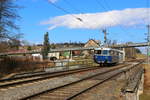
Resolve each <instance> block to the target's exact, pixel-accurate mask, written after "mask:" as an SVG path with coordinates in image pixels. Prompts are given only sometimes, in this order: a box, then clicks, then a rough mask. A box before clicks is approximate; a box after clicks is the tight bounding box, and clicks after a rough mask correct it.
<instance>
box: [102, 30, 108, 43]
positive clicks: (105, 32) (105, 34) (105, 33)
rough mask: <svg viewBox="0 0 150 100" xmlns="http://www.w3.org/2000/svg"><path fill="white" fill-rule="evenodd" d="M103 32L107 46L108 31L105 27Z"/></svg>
mask: <svg viewBox="0 0 150 100" xmlns="http://www.w3.org/2000/svg"><path fill="white" fill-rule="evenodd" d="M102 32H103V33H104V45H105V46H106V45H107V34H108V33H107V31H106V29H103V30H102Z"/></svg>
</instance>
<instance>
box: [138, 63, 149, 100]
mask: <svg viewBox="0 0 150 100" xmlns="http://www.w3.org/2000/svg"><path fill="white" fill-rule="evenodd" d="M143 67H144V68H145V75H144V92H143V94H141V95H140V100H150V65H148V64H143Z"/></svg>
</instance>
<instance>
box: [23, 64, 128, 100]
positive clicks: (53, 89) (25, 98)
mask: <svg viewBox="0 0 150 100" xmlns="http://www.w3.org/2000/svg"><path fill="white" fill-rule="evenodd" d="M125 66H129V64H128V65H122V66H120V67H117V68H113V69H109V70H107V71H104V72H100V73H98V74H95V75H92V76H88V77H86V78H83V79H80V80H77V81H74V82H71V83H68V84H65V85H62V86H58V87H56V88H52V89H48V90H46V91H42V92H39V93H36V94H33V95H31V96H27V97H24V98H22V99H21V100H27V99H31V98H33V97H36V96H39V95H41V94H44V93H47V92H50V91H55V90H56V89H61V88H63V87H66V86H70V85H73V84H76V83H79V82H81V81H84V80H88V79H90V78H93V77H96V76H99V75H102V74H105V73H108V72H111V71H114V70H117V69H120V68H123V67H125Z"/></svg>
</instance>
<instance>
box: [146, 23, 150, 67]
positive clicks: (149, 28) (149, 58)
mask: <svg viewBox="0 0 150 100" xmlns="http://www.w3.org/2000/svg"><path fill="white" fill-rule="evenodd" d="M147 43H148V47H147V63H148V64H150V25H149V24H148V25H147Z"/></svg>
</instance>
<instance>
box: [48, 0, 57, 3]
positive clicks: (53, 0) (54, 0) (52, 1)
mask: <svg viewBox="0 0 150 100" xmlns="http://www.w3.org/2000/svg"><path fill="white" fill-rule="evenodd" d="M48 2H51V3H55V2H57V0H48Z"/></svg>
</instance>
